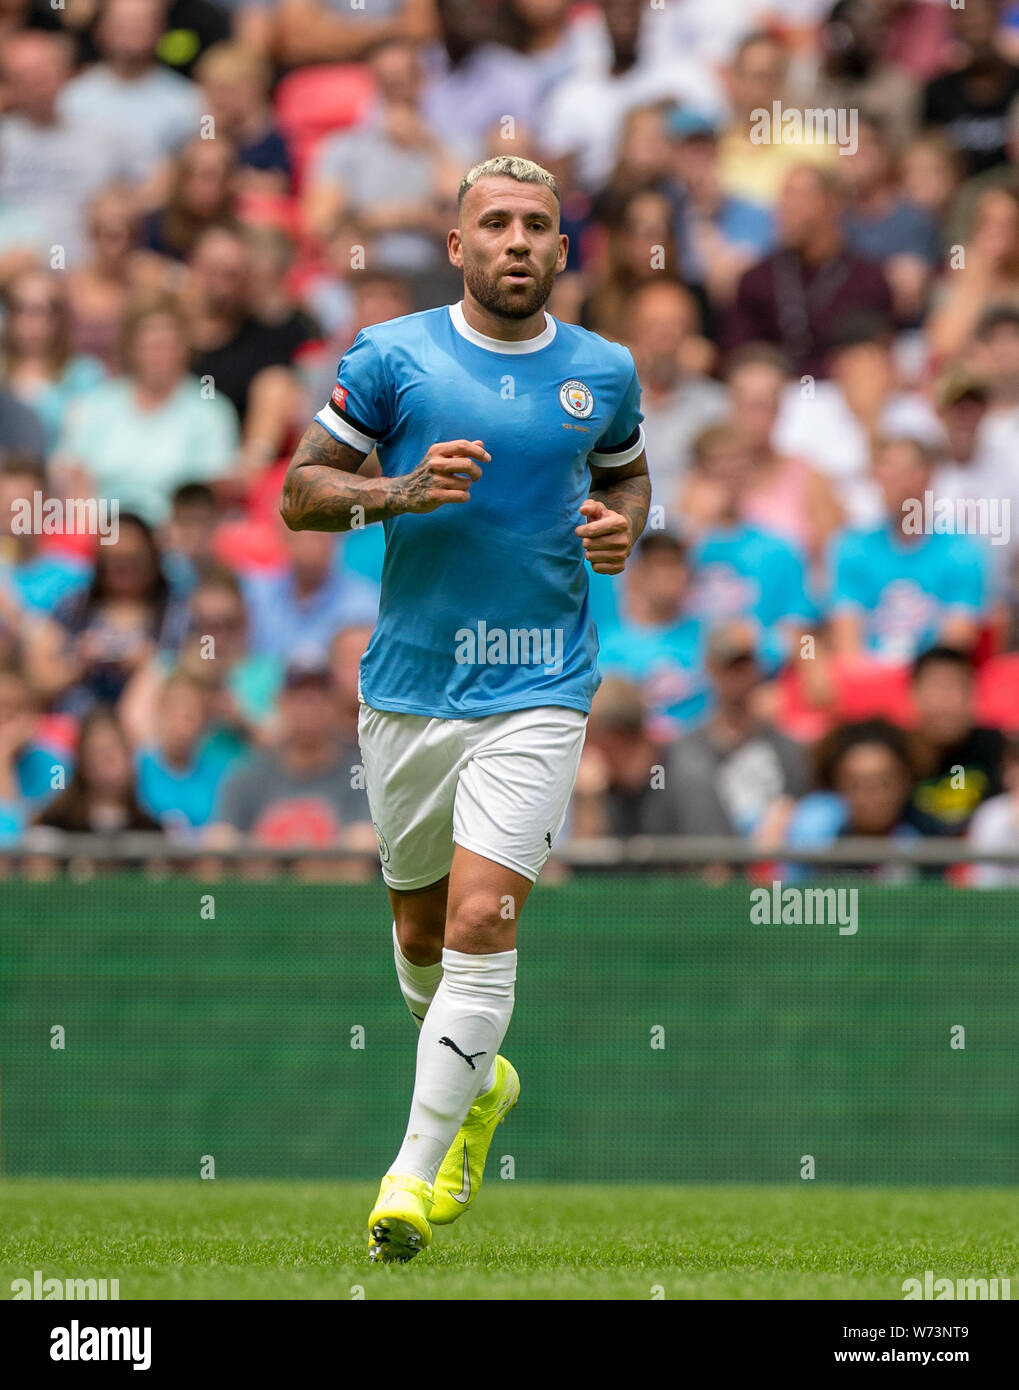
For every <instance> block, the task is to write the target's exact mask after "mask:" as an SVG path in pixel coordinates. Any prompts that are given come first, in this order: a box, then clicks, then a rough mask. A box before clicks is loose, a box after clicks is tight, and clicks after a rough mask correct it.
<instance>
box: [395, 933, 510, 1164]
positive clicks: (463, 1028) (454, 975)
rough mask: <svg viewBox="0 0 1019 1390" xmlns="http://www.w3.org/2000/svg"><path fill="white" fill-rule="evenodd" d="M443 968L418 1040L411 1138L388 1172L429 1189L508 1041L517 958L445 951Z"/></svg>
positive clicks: (409, 1127) (406, 1139) (404, 1142)
mask: <svg viewBox="0 0 1019 1390" xmlns="http://www.w3.org/2000/svg"><path fill="white" fill-rule="evenodd" d="M442 965H443V976H442V981H441V983H440V985H439V987H438V989H437V990H436V991H435V997H434V998H433V1000H432V1003H431V1007H430V1008H429V1010H428V1012H427V1014H426V1016H425V1021H424V1023H423V1024H422V1026H421V1035H420V1037H419V1038H418V1053H417V1073H416V1075H415V1078H414V1097H413V1099H412V1101H411V1104H410V1121H409V1123H408V1125H407V1133H406V1136H405V1138H404V1141H403V1145H402V1147H401V1148H400V1152H399V1153H398V1154H397V1156H396V1158H395V1159H394V1160H393V1162H392V1164H391V1165H390V1167H389V1172H391V1173H412V1174H414V1176H415V1177H419V1178H423V1179H424V1181H425V1182H428V1183H433V1182H434V1181H435V1176H436V1174H437V1173H438V1171H439V1168H440V1166H441V1164H442V1160H443V1159H444V1158H445V1156H446V1152H447V1150H448V1149H449V1146H450V1144H452V1142H453V1139H454V1138H455V1136H456V1132H457V1130H458V1129H459V1128H460V1126H461V1124H462V1123H463V1120H464V1116H465V1115H466V1114H467V1111H468V1110H469V1109H470V1107H471V1104H472V1102H473V1101H474V1098H475V1097H476V1096H477V1095H478V1093H479V1088H480V1087H481V1086H482V1085H484V1083H485V1082H486V1081H487V1079H488V1077H487V1073H489V1071H490V1070H491V1069H492V1067H493V1064H494V1062H495V1057H496V1053H497V1052H498V1051H499V1048H500V1046H501V1044H502V1040H503V1038H504V1037H505V1036H506V1029H507V1028H508V1027H509V1021H510V1015H511V1014H512V1012H513V996H514V982H515V980H516V976H517V953H516V951H499V952H498V953H496V954H495V955H491V956H475V955H469V954H467V953H466V952H464V951H451V950H449V949H448V948H446V949H445V950H443V952H442ZM483 1073H484V1074H483ZM492 1084H494V1078H493V1082H492ZM488 1089H491V1086H489V1087H488Z"/></svg>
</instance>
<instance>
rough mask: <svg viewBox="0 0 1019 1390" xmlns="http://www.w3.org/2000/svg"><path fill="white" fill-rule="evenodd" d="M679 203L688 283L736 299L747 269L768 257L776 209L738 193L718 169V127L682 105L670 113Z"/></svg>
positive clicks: (682, 265)
mask: <svg viewBox="0 0 1019 1390" xmlns="http://www.w3.org/2000/svg"><path fill="white" fill-rule="evenodd" d="M667 128H668V132H669V135H670V137H671V144H672V155H673V171H674V174H675V182H674V184H673V186H672V195H673V198H674V200H675V202H676V205H677V211H676V244H677V245H678V246H680V247H681V248H682V260H681V263H680V271H681V273H682V276H683V279H684V280H686V282H687V283H688V284H691V285H699V286H703V287H704V289H705V290H706V291H707V293H708V294H709V295H710V296H711V298H712V300H715V299H716V298H717V299H718V300H719V301H720V302H722V303H728V302H729V301H731V300H732V298H733V296H734V294H735V292H736V284H737V282H738V280H739V278H740V276H741V275H742V274H743V272H744V271H745V270H749V269H750V267H751V266H752V265H753V264H754V263H755V262H756V261H759V260H761V259H762V257H764V256H767V255H768V253H769V252H770V251H771V249H772V247H773V245H774V241H775V224H774V220H773V218H772V216H771V213H770V212H769V211H768V209H767V208H765V207H762V206H761V205H760V204H759V203H751V202H748V201H747V199H745V198H737V197H733V196H732V195H731V194H728V193H726V192H725V190H724V189H723V188H722V182H721V179H720V177H719V172H718V128H717V125H716V122H715V120H714V119H713V118H712V117H711V116H709V115H706V114H702V113H701V112H699V111H695V110H692V109H691V108H690V107H685V106H679V107H677V108H676V109H675V110H674V111H673V112H672V114H671V115H670V116H669V120H668V127H667Z"/></svg>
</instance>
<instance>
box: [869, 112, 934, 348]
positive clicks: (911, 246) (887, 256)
mask: <svg viewBox="0 0 1019 1390" xmlns="http://www.w3.org/2000/svg"><path fill="white" fill-rule="evenodd" d="M846 168H847V173H848V175H849V178H850V180H851V182H852V186H853V195H854V196H853V201H852V204H851V208H850V211H849V212H848V214H847V216H846V223H845V226H846V243H847V245H848V246H849V247H850V249H851V250H853V251H855V252H856V253H857V255H860V256H866V258H867V259H868V260H871V261H877V262H879V263H880V265H881V269H882V270H883V271H884V273H885V279H886V280H887V281H888V286H889V288H890V289H891V292H892V302H893V304H894V306H895V317H896V319H897V320H898V322H899V323H901V324H915V323H916V322H917V321H918V320H919V319H920V316H921V315H922V313H923V311H924V309H925V307H926V301H927V290H928V287H929V285H930V281H931V277H932V275H933V274H934V271H935V270H936V269H937V267H938V266H939V264H940V262H941V248H940V245H939V238H938V224H937V222H936V221H935V220H934V218H933V217H932V215H931V214H930V212H928V211H927V209H926V208H921V207H917V206H916V204H915V203H911V202H910V201H909V200H908V198H906V197H904V196H903V193H902V187H901V184H900V182H899V180H898V178H897V176H896V169H895V162H894V159H893V156H892V150H891V147H890V145H889V141H888V137H887V134H886V132H885V129H884V126H883V125H882V123H881V122H880V121H879V120H877V119H875V118H874V117H873V116H864V115H863V114H862V113H861V115H860V118H859V123H858V135H857V148H856V150H855V151H854V152H853V153H852V154H851V155H849V157H848V158H847V160H846Z"/></svg>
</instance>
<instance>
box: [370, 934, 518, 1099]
mask: <svg viewBox="0 0 1019 1390" xmlns="http://www.w3.org/2000/svg"><path fill="white" fill-rule="evenodd" d="M393 959H394V960H395V961H396V977H397V979H398V980H399V981H400V992H401V993H402V995H403V999H404V1003H405V1004H406V1005H407V1008H408V1009H409V1010H410V1016H411V1018H412V1019H413V1020H414V1022H415V1023H416V1024H417V1026H418V1028H419V1029H420V1027H421V1025H422V1023H424V1021H425V1015H426V1014H427V1013H428V1006H429V1004H431V1002H432V999H433V998H434V997H435V991H436V990H437V989H438V988H439V981H440V980H441V979H442V961H441V960H437V961H436V962H435V964H434V965H414V964H412V963H411V962H410V961H409V960H408V959H407V957H406V956H405V955H404V954H403V952H402V951H401V949H400V938H399V937H398V936H397V934H396V923H395V922H394V923H393ZM494 1085H495V1062H494V1060H493V1061H492V1062H490V1063H489V1066H488V1070H487V1071H486V1072H485V1079H484V1081H483V1082H482V1083H481V1088H480V1090H479V1091H478V1095H479V1096H481V1095H484V1094H485V1092H486V1091H490V1090H491V1089H492V1087H493V1086H494Z"/></svg>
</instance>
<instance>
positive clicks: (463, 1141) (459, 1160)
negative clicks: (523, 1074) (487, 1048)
mask: <svg viewBox="0 0 1019 1390" xmlns="http://www.w3.org/2000/svg"><path fill="white" fill-rule="evenodd" d="M519 1097H520V1077H519V1076H517V1073H516V1070H515V1069H514V1067H513V1066H511V1064H510V1063H509V1062H507V1061H506V1058H505V1057H496V1059H495V1085H494V1086H493V1087H492V1089H491V1090H490V1091H486V1092H485V1094H484V1095H483V1096H478V1098H477V1100H476V1101H475V1102H474V1104H473V1105H472V1106H471V1108H470V1110H468V1112H467V1118H466V1119H465V1120H464V1122H463V1124H462V1125H461V1126H460V1129H459V1131H458V1133H457V1136H456V1138H455V1139H454V1140H453V1143H452V1144H451V1145H450V1149H449V1153H448V1154H447V1155H446V1157H445V1158H444V1159H443V1160H442V1167H441V1168H440V1169H439V1173H438V1176H437V1177H436V1179H435V1193H434V1201H433V1204H432V1210H431V1214H430V1216H429V1220H430V1221H431V1222H432V1224H433V1225H438V1226H444V1225H446V1224H448V1223H449V1222H450V1221H455V1220H456V1219H457V1217H458V1216H462V1215H463V1213H464V1212H465V1211H466V1210H467V1208H468V1207H469V1206H470V1204H471V1203H472V1202H473V1201H474V1198H475V1197H476V1196H477V1195H478V1189H479V1188H480V1187H481V1180H482V1178H483V1177H484V1174H485V1159H486V1158H487V1157H488V1150H489V1146H490V1145H491V1143H492V1139H493V1138H494V1136H495V1131H496V1130H497V1129H498V1127H499V1126H500V1125H501V1124H502V1122H503V1120H504V1119H505V1118H506V1116H507V1115H508V1114H509V1112H510V1111H511V1110H512V1109H513V1107H514V1105H516V1103H517V1100H518V1099H519Z"/></svg>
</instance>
